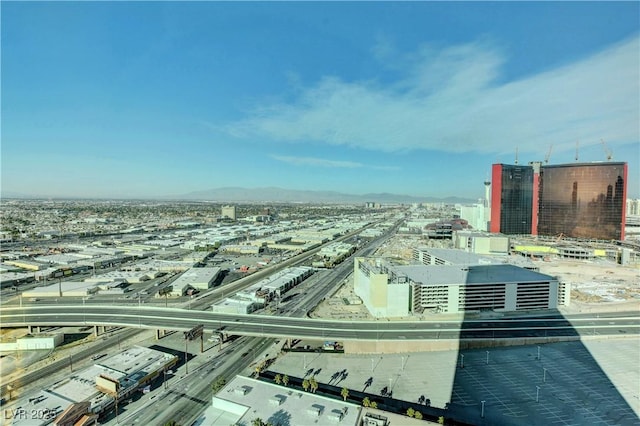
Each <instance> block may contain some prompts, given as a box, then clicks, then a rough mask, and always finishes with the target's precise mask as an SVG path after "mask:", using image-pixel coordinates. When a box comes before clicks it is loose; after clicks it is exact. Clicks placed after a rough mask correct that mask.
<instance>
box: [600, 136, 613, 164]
mask: <svg viewBox="0 0 640 426" xmlns="http://www.w3.org/2000/svg"><path fill="white" fill-rule="evenodd" d="M600 142H602V148H604V152H605V154H607V161H611V160H612V159H613V152H611V150H610V149H609V147H608V146H607V143H606V142H605V141H604V139H600Z"/></svg>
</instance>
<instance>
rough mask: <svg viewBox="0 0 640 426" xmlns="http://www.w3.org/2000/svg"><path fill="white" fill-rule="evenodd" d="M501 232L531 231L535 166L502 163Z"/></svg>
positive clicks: (520, 232) (519, 232)
mask: <svg viewBox="0 0 640 426" xmlns="http://www.w3.org/2000/svg"><path fill="white" fill-rule="evenodd" d="M501 200H502V201H501V210H500V211H501V212H502V214H501V215H500V232H502V233H503V234H530V233H531V204H532V201H533V167H528V166H510V165H502V194H501Z"/></svg>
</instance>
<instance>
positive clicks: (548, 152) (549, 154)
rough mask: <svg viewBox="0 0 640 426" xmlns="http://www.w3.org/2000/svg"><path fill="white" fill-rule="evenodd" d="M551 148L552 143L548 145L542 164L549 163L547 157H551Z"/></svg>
mask: <svg viewBox="0 0 640 426" xmlns="http://www.w3.org/2000/svg"><path fill="white" fill-rule="evenodd" d="M552 149H553V144H552V145H549V151H547V155H545V156H544V164H549V157H551V150H552Z"/></svg>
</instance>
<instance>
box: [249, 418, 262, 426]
mask: <svg viewBox="0 0 640 426" xmlns="http://www.w3.org/2000/svg"><path fill="white" fill-rule="evenodd" d="M263 424H264V422H263V421H262V419H261V418H260V417H256V418H255V419H253V420H251V426H262V425H263Z"/></svg>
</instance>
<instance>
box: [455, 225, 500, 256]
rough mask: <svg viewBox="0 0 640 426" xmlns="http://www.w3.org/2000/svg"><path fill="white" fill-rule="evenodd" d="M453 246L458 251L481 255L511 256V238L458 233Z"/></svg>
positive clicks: (478, 233)
mask: <svg viewBox="0 0 640 426" xmlns="http://www.w3.org/2000/svg"><path fill="white" fill-rule="evenodd" d="M453 244H454V247H455V248H457V249H462V250H465V251H468V252H469V253H475V254H479V255H483V254H485V255H494V256H506V255H508V254H509V237H508V236H506V235H500V234H490V233H485V232H473V231H456V232H454V234H453Z"/></svg>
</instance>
